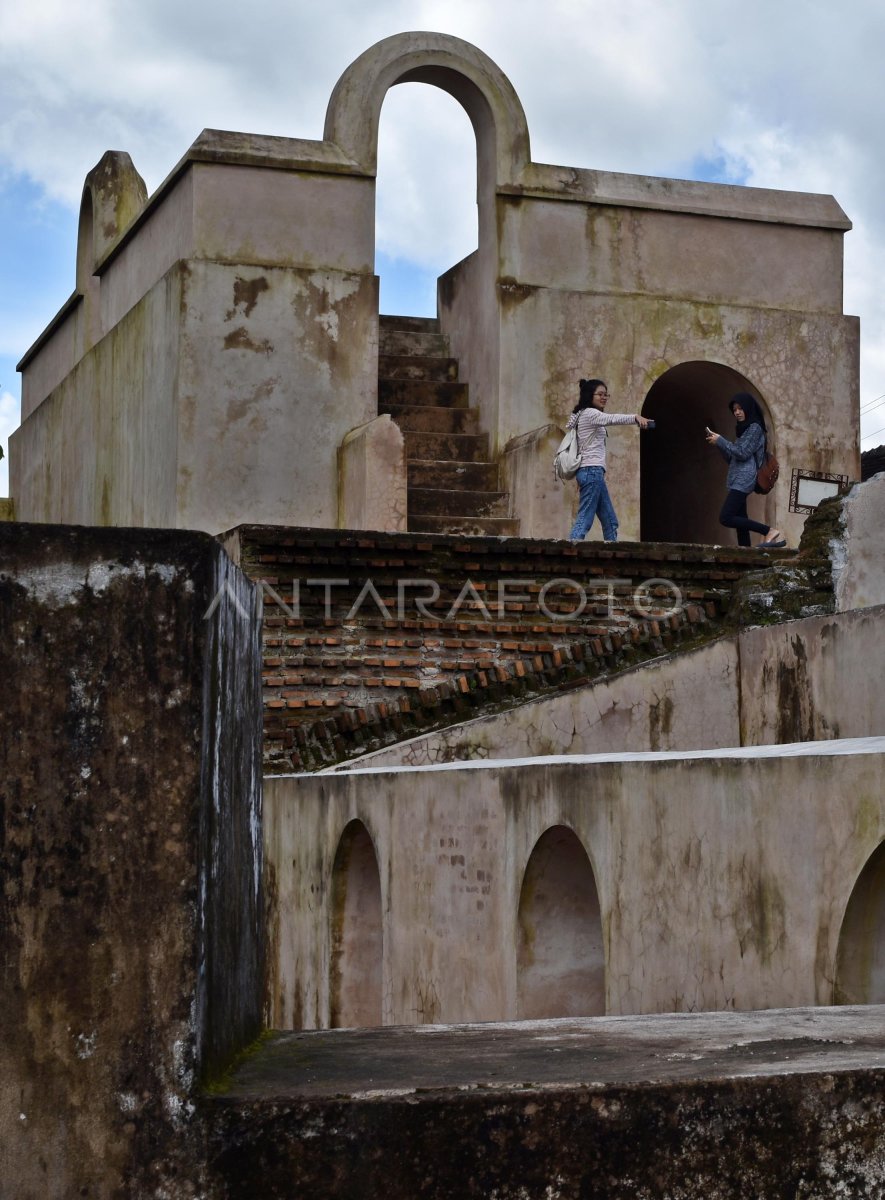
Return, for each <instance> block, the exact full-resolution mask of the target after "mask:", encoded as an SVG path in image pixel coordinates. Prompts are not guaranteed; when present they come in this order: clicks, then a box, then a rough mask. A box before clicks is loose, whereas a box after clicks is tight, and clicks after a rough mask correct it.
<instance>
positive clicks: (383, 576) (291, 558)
mask: <svg viewBox="0 0 885 1200" xmlns="http://www.w3.org/2000/svg"><path fill="white" fill-rule="evenodd" d="M224 542H225V545H226V546H227V547H228V549H229V550H230V552H231V553H232V554H233V555H234V556H235V558H236V560H237V561H238V562H239V563H240V564H241V565H242V566H243V569H244V570H245V571H246V572H247V573H248V574H249V575H250V576H251V577H252V579H253V580H255V581H256V582H259V581H263V584H264V703H265V763H266V769H268V770H269V771H275V772H276V771H280V770H290V769H292V768H293V767H294V768H295V769H298V768H299V767H301V766H305V767H318V766H324V765H326V764H328V763H331V762H335V761H340V760H342V759H346V758H349V757H352V756H353V755H355V754H360V753H361V752H364V751H366V750H368V749H371V748H373V747H375V746H378V745H383V744H385V743H386V742H390V741H399V740H402V738H404V737H408V736H409V735H410V734H416V733H418V732H420V731H421V730H422V729H428V728H435V727H439V726H440V725H443V724H452V723H455V722H458V721H464V720H466V719H469V718H470V717H471V716H473V715H474V714H475V713H476V712H477V711H478V710H479V711H482V710H485V711H488V710H489V709H490V708H495V707H496V706H501V705H510V704H512V703H515V702H517V701H518V700H519V699H520V698H522V699H525V698H527V697H528V696H530V695H533V694H539V693H541V692H545V691H549V690H551V689H555V688H558V687H562V688H568V687H578V686H579V685H580V684H582V683H586V682H587V681H588V680H590V679H592V678H594V677H595V676H598V675H601V674H610V673H612V672H614V671H616V670H622V669H624V668H625V667H628V666H630V665H631V664H633V663H636V662H639V661H642V660H645V659H648V658H651V657H654V656H656V655H661V654H664V653H666V652H667V651H668V650H671V649H674V648H675V647H677V646H683V647H684V646H686V645H691V644H694V643H696V642H697V641H698V640H699V639H701V638H704V639H706V638H710V637H713V636H715V635H716V633H717V632H719V631H721V629H722V627H723V626H722V622H723V618H724V616H725V614H726V613H727V612H728V611H729V610H730V605H731V595H732V588H733V586H734V585H735V583H736V582H737V581H739V580H740V579H742V578H745V577H749V576H752V575H753V574H754V573H756V572H759V571H760V570H761V569H763V568H767V567H770V566H771V559H770V557H769V556H768V555H767V554H766V552H764V551H761V552H760V551H750V550H740V549H736V548H728V547H712V546H679V547H675V546H673V547H665V546H647V545H635V544H630V543H621V544H620V545H618V546H616V547H612V546H602V545H599V544H593V543H587V544H584V545H581V546H573V545H570V544H569V543H567V542H562V541H541V540H531V539H522V538H507V539H506V540H505V541H502V540H500V539H497V538H469V539H451V538H445V537H434V536H430V535H425V534H408V535H388V534H377V533H376V534H371V535H365V534H364V535H353V534H345V533H336V532H335V531H334V530H311V529H277V528H267V527H261V526H258V527H254V526H252V527H250V526H244V527H241V528H238V529H236V530H233V531H231V533H230V534H228V535H225V539H224ZM798 561H799V560H796V559H795V556H792V555H788V556H787V557H786V559H785V562H786V563H787V564H790V563H793V562H797V563H798ZM802 563H803V564H804V563H805V560H804V559H802ZM803 572H807V574H808V578H806V580H805V586H804V587H799V586H798V585H797V586H796V587H795V589H794V591H793V593H792V597H791V598H792V599H793V600H794V601H795V602H796V604H797V606H799V607H801V606H803V605H804V606H805V608H806V609H812V610H815V611H817V609H818V606H820V605H823V606H828V605H830V604H831V602H832V596H831V593H830V590H829V586H830V585H829V564H828V562H826V560H823V561H817V562H816V563H810V565H809V566H805V565H802V566H799V565H797V567H796V575H797V578H798V577H799V576H801V575H802V574H803ZM369 583H371V585H372V587H373V588H374V594H373V593H370V592H367V591H366V590H365V589H366V586H367V584H369ZM465 589H466V590H465ZM470 589H473V590H470ZM434 590H436V592H437V593H438V594H437V595H436V596H434ZM382 605H383V608H382V607H381V606H382ZM570 614H574V615H573V616H570Z"/></svg>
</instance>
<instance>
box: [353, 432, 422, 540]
mask: <svg viewBox="0 0 885 1200" xmlns="http://www.w3.org/2000/svg"><path fill="white" fill-rule="evenodd" d="M406 505H407V480H406V455H405V447H404V441H403V435H402V432H401V431H400V427H399V426H398V425H397V424H396V422H395V421H393V420H392V419H391V417H390V416H389V414H387V413H383V414H382V415H381V416H379V417H376V418H375V419H374V420H373V421H368V422H367V423H366V424H365V425H358V426H357V428H356V429H351V431H350V433H348V434H347V436H346V437H345V438H344V441H343V442H342V443H341V446H340V448H339V450H338V527H339V529H379V530H384V531H386V532H388V533H403V532H404V531H405V530H406V529H407V523H406V522H407V508H406Z"/></svg>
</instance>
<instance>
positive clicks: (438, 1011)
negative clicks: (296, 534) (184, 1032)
mask: <svg viewBox="0 0 885 1200" xmlns="http://www.w3.org/2000/svg"><path fill="white" fill-rule="evenodd" d="M883 753H885V739H883V738H881V737H880V738H873V739H867V740H863V739H862V740H859V741H858V742H816V743H812V744H809V745H807V746H803V747H801V748H790V749H781V748H779V747H772V748H768V749H767V750H761V749H753V750H725V751H717V752H698V753H694V754H685V755H683V754H678V753H676V754H674V753H670V754H661V755H660V756H652V757H650V758H648V759H645V758H639V759H637V760H635V761H634V760H633V758H632V756H631V755H630V754H626V755H622V756H618V755H607V756H601V755H600V756H597V757H596V758H569V759H561V758H556V759H547V760H544V759H523V760H515V761H509V762H500V763H495V762H490V763H484V764H477V763H469V764H467V763H464V764H452V765H450V766H449V767H441V768H400V769H392V770H389V771H385V770H382V769H379V770H376V771H350V772H344V773H341V774H338V775H329V774H325V775H312V776H282V777H276V778H271V779H268V780H266V781H265V813H266V821H265V837H266V857H267V865H268V878H269V896H270V897H271V900H270V903H271V905H272V909H271V920H270V929H271V931H272V933H271V946H270V947H269V961H270V964H271V972H270V978H271V984H270V989H269V991H270V1003H271V1009H272V1024H273V1025H274V1026H276V1027H278V1028H285V1027H295V1028H314V1027H318V1026H319V1027H323V1026H327V1025H328V1024H329V1022H330V1012H331V1009H330V1004H331V994H330V976H331V959H330V954H331V949H332V941H331V938H332V931H333V930H334V929H337V928H338V925H339V923H340V922H341V920H342V913H341V911H340V909H339V907H338V902H337V900H336V898H335V897H336V893H335V890H334V889H333V886H332V883H333V867H334V865H335V863H336V857H337V854H338V847H339V843H340V841H341V838H342V834H343V833H344V831H345V829H347V827H348V825H349V824H350V823H351V822H353V821H359V822H360V823H361V825H362V826H363V827H364V828H365V830H366V831H367V832H368V834H369V836H370V838H371V841H372V844H373V846H374V852H375V856H376V860H377V878H378V880H379V884H380V899H379V901H378V905H379V911H378V919H379V921H380V923H381V927H382V929H383V948H380V946H379V954H380V956H381V980H382V983H381V985H380V986H381V997H382V1002H383V1009H382V1019H383V1022H384V1023H385V1024H414V1023H435V1022H455V1021H489V1020H514V1019H516V1018H517V1017H518V1016H519V1015H520V1009H519V995H520V990H521V982H522V980H523V979H524V978H525V975H524V971H528V970H530V969H531V964H530V963H529V964H528V965H526V964H525V963H524V962H523V961H522V960H521V959H520V956H519V947H520V945H521V938H522V937H523V935H524V932H525V926H524V924H523V923H524V922H525V920H527V919H529V918H527V917H526V910H524V908H523V907H522V905H523V903H524V900H525V894H526V887H527V885H526V884H525V883H524V882H523V881H524V877H525V876H526V867H527V864H528V863H529V860H530V856H531V855H532V852H533V850H534V848H535V847H536V845H537V844H538V842H539V839H540V838H541V837H542V835H543V834H545V832H546V831H548V830H551V829H554V828H560V827H564V828H565V829H566V830H568V831H571V833H572V834H573V835H575V836H576V837H577V839H578V841H579V842H580V845H581V846H582V847H583V850H584V851H585V852H586V854H587V856H588V857H589V862H590V866H591V867H592V878H593V884H594V886H595V890H596V894H597V897H598V906H599V913H600V919H601V929H602V949H603V954H604V979H605V982H604V1005H605V1007H604V1011H605V1012H606V1013H612V1014H616V1013H649V1012H668V1011H694V1010H722V1009H728V1008H735V1009H750V1008H787V1007H794V1006H798V1005H814V1004H829V1003H831V1002H832V999H833V989H834V982H835V980H834V973H835V964H836V954H837V946H838V941H839V936H840V929H841V922H842V920H843V916H844V913H845V910H846V905H847V903H848V899H849V896H850V894H851V892H852V888H853V887H854V885H855V883H856V881H857V879H858V877H859V875H860V873H861V871H862V869H863V867H864V865H865V863H866V862H867V861H868V860H869V858H870V856H871V855H872V854H873V852H874V851H875V850H876V847H877V846H878V845H879V843H880V842H881V841H882V839H883V837H885V809H883V806H882V802H881V797H882V772H883ZM337 861H338V864H339V867H340V862H341V860H340V859H338V860H337ZM558 861H559V860H558V859H557V858H556V856H555V854H554V855H553V857H552V858H551V859H550V861H549V863H548V875H547V882H546V884H545V890H546V891H547V892H548V893H549V892H550V891H551V889H552V890H553V891H554V892H555V891H556V889H557V887H558V886H559V884H558V881H559V880H561V878H562V876H563V874H564V872H563V870H562V869H561V868H564V866H565V862H564V860H563V862H562V863H561V867H560V868H558V867H557V865H556V864H557V862H558ZM529 899H530V900H531V897H529ZM531 911H533V910H532V909H531V906H530V909H529V913H530V912H531ZM557 911H558V912H559V918H558V920H557V921H555V922H554V923H553V924H552V925H547V926H545V927H544V928H545V931H546V932H547V933H548V934H549V935H550V936H551V939H552V938H553V937H554V936H555V935H556V934H557V932H558V930H559V929H561V928H562V927H563V925H564V924H566V923H567V918H568V911H569V906H568V904H567V903H566V901H565V899H564V898H563V905H562V907H561V908H560V909H558V910H557ZM521 931H522V932H521ZM588 935H589V931H588ZM867 936H868V938H870V939H874V938H875V931H874V930H872V929H870V930H869V931H868V934H867ZM336 937H337V934H336ZM544 944H545V946H546V945H547V942H545V943H544ZM575 944H576V945H577V944H578V943H575ZM868 950H869V946H867V947H864V946H858V947H856V948H855V952H856V953H857V954H864V953H867V952H868ZM548 968H549V972H550V974H549V989H548V990H549V993H550V995H551V996H554V997H555V995H556V989H557V981H558V980H560V979H564V980H567V979H568V978H569V973H570V972H571V971H573V969H574V960H573V959H572V958H571V957H569V956H566V957H565V958H564V959H563V961H562V962H560V963H558V964H556V963H553V964H552V965H551V964H548ZM354 969H356V968H354ZM564 986H565V985H564ZM566 990H568V987H567V986H566ZM573 992H574V989H573V988H572V993H573ZM865 998H866V999H868V1000H874V999H875V997H871V996H868V997H865ZM572 1000H573V1001H574V994H573V995H572ZM587 1002H588V1003H589V998H588V999H587ZM583 1011H584V1012H586V1011H587V1010H586V1009H585V1010H583ZM581 1012H582V1010H581V1009H578V1008H571V1009H570V1011H569V1013H568V1014H565V1013H563V1012H562V1010H560V1011H559V1012H557V1011H555V1008H554V1009H551V1010H549V1011H547V1012H546V1013H545V1014H544V1015H546V1016H551V1017H553V1016H557V1015H580V1014H581ZM590 1012H591V1013H592V1009H591V1010H590Z"/></svg>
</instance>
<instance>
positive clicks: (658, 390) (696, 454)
mask: <svg viewBox="0 0 885 1200" xmlns="http://www.w3.org/2000/svg"><path fill="white" fill-rule="evenodd" d="M736 392H749V393H750V395H752V396H755V397H756V399H757V400H758V401H759V406H760V408H761V409H762V412H763V414H764V417H765V424H766V427H767V429H768V444H769V449H773V448H774V444H775V438H774V434H775V430H774V429H773V427H772V420H771V413H770V412H769V410H768V407H767V405H766V403H765V401H764V399H763V398H762V396H761V395H760V393H759V391H758V389H757V388H756V387H754V385H753V384H752V383H751V382H750V381H749V380H748V379H746V378H745V377H744V376H743V375H741V374H740V372H738V371H735V370H733V369H732V368H731V367H727V366H724V365H723V364H722V363H716V362H686V363H680V364H679V365H678V366H675V367H671V368H670V370H669V371H665V372H664V374H663V375H661V377H660V378H659V379H657V380H656V381H655V383H654V384H653V385H652V387H651V388H650V389H649V392H648V394H647V396H646V397H645V402H644V403H643V405H642V415H643V416H645V417H650V418H652V419H653V420H654V422H655V428H654V429H653V430H649V431H648V432H647V433H643V434H642V436H641V438H640V439H639V493H640V500H639V503H640V528H641V532H640V537H641V538H642V540H643V541H644V542H645V541H648V542H701V543H705V544H707V545H726V546H732V545H736V544H737V539H736V535H735V531H734V530H733V529H726V528H724V527H723V526H722V525H720V524H719V511H720V509H721V508H722V503H723V501H724V500H725V493H726V487H725V476H726V472H727V470H728V464H727V463H726V461H725V459H724V458H723V457H722V455H721V454H720V453H719V451H718V450H716V449H715V447H713V446H711V445H709V444H708V443H707V441H706V440H705V434H704V428H705V426H708V425H709V427H710V428H711V429H713V430H715V432H716V433H721V434H723V435H724V436H725V437H727V438H728V439H729V441H733V440H734V418H733V417H732V415H731V413H730V412H729V409H728V402H729V400H730V399H731V397H732V396H733V395H734V394H735V393H736ZM747 512H748V513H749V515H750V516H751V517H753V518H754V519H755V520H757V521H761V522H763V523H764V524H767V525H770V524H773V522H774V493H772V494H771V495H769V496H757V495H752V496H750V498H749V501H748V504H747ZM753 540H754V542H755V541H756V540H758V539H756V538H754V539H753Z"/></svg>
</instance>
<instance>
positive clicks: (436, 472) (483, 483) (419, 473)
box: [407, 462, 498, 492]
mask: <svg viewBox="0 0 885 1200" xmlns="http://www.w3.org/2000/svg"><path fill="white" fill-rule="evenodd" d="M407 467H408V473H409V487H415V488H448V489H449V490H452V489H457V490H459V491H470V492H494V491H497V489H498V467H497V465H496V464H495V463H464V462H410V463H408V464H407Z"/></svg>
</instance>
